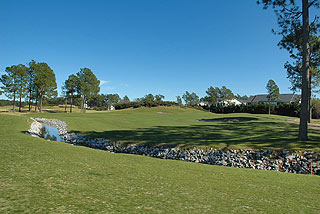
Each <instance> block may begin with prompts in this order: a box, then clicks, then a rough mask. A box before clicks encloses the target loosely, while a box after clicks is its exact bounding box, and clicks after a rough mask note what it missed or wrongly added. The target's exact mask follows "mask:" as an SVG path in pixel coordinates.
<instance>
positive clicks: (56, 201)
mask: <svg viewBox="0 0 320 214" xmlns="http://www.w3.org/2000/svg"><path fill="white" fill-rule="evenodd" d="M0 127H1V129H0V135H1V138H0V157H1V158H0V213H17V212H24V213H89V212H93V213H97V212H100V213H101V212H103V213H206V212H207V213H213V212H221V213H230V212H236V213H239V212H240V213H241V212H242V213H247V212H250V213H252V212H265V213H298V212H307V213H319V210H320V204H319V195H320V180H319V177H318V176H307V175H295V174H286V173H278V172H271V171H260V170H248V169H236V168H228V167H219V166H210V165H202V164H195V163H188V162H182V161H170V160H160V159H153V158H148V157H144V156H134V155H125V154H111V153H108V152H105V151H99V150H93V149H89V148H85V147H77V146H72V145H69V144H65V143H60V142H49V141H45V140H43V139H36V138H32V137H30V136H28V135H25V134H24V133H23V131H25V130H26V129H27V127H28V120H27V117H25V116H13V115H3V114H0Z"/></svg>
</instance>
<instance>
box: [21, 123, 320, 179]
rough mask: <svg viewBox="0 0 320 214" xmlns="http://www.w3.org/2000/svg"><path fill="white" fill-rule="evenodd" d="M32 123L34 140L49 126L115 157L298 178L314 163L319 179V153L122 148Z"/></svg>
mask: <svg viewBox="0 0 320 214" xmlns="http://www.w3.org/2000/svg"><path fill="white" fill-rule="evenodd" d="M31 119H32V120H33V123H32V124H31V126H30V129H29V130H28V132H27V133H28V134H30V135H32V136H34V137H41V136H42V133H41V130H42V129H43V126H46V125H48V126H51V127H54V128H56V129H57V132H58V136H59V137H60V138H61V141H64V142H66V143H70V144H73V145H79V146H86V147H90V148H93V149H100V150H106V151H109V152H112V153H128V154H137V155H146V156H149V157H155V158H162V159H172V160H182V161H189V162H195V163H205V164H212V165H220V166H229V167H237V168H250V169H262V170H274V171H280V172H290V173H297V174H310V173H311V162H312V166H313V174H314V175H320V152H313V151H297V150H294V151H285V150H265V149H260V150H253V149H212V148H208V149H201V148H196V147H194V148H189V149H183V148H179V147H170V146H154V145H148V144H134V143H132V144H130V143H129V144H121V143H117V142H113V141H110V140H108V139H104V138H95V139H88V138H86V137H85V136H82V135H79V134H76V133H71V132H68V130H67V124H66V123H65V122H63V121H60V120H57V119H46V118H31ZM44 124H45V125H44ZM50 134H52V133H50Z"/></svg>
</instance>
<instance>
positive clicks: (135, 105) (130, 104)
mask: <svg viewBox="0 0 320 214" xmlns="http://www.w3.org/2000/svg"><path fill="white" fill-rule="evenodd" d="M156 106H178V104H177V103H176V102H171V101H153V102H152V101H143V102H127V103H117V104H115V105H114V107H115V109H116V110H119V109H126V108H139V107H156Z"/></svg>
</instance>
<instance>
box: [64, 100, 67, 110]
mask: <svg viewBox="0 0 320 214" xmlns="http://www.w3.org/2000/svg"><path fill="white" fill-rule="evenodd" d="M67 100H68V99H67V98H66V99H65V101H64V112H67Z"/></svg>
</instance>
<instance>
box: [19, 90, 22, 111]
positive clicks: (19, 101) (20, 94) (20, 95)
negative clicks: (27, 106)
mask: <svg viewBox="0 0 320 214" xmlns="http://www.w3.org/2000/svg"><path fill="white" fill-rule="evenodd" d="M21 99H22V95H21V94H20V100H19V112H21V102H22V101H21Z"/></svg>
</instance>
